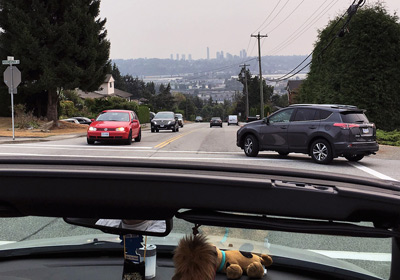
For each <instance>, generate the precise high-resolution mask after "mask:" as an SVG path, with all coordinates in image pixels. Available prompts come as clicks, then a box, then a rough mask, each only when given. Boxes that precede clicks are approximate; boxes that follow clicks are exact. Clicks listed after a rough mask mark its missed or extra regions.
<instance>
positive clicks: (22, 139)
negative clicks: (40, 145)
mask: <svg viewBox="0 0 400 280" xmlns="http://www.w3.org/2000/svg"><path fill="white" fill-rule="evenodd" d="M142 130H150V125H149V124H147V125H144V126H143V127H142ZM79 137H86V132H85V133H73V134H61V135H54V136H48V137H19V138H15V140H12V138H11V137H9V136H1V137H0V145H1V144H15V143H35V142H49V141H57V140H65V139H73V138H79ZM2 138H5V139H2ZM10 139H11V140H10Z"/></svg>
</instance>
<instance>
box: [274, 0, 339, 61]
mask: <svg viewBox="0 0 400 280" xmlns="http://www.w3.org/2000/svg"><path fill="white" fill-rule="evenodd" d="M327 1H329V0H325V2H324V3H322V4H321V5H320V6H319V7H318V9H317V10H315V12H314V13H313V14H312V15H311V16H310V17H309V18H308V19H307V20H306V21H305V22H303V24H302V25H300V26H299V27H298V28H297V29H296V30H295V31H294V32H293V33H292V34H290V35H289V36H288V37H287V38H286V39H285V40H284V41H282V42H281V43H280V44H279V45H277V46H275V47H274V48H273V49H272V50H271V51H270V52H271V53H273V54H275V53H277V52H279V51H281V50H283V49H284V48H286V47H287V46H289V45H290V44H292V43H293V42H294V41H296V40H297V39H298V38H300V37H301V35H303V34H304V33H305V32H306V31H307V30H308V29H310V28H311V27H312V26H313V24H314V23H315V22H317V21H318V20H319V19H320V18H321V17H322V16H324V15H325V14H326V13H327V12H328V11H329V10H330V9H331V8H332V7H333V6H334V5H335V4H336V3H337V2H338V1H339V0H336V2H331V3H330V4H328V5H327V6H326V7H325V8H323V9H322V11H320V12H319V14H318V15H317V16H315V18H313V19H311V17H312V16H313V15H314V14H315V13H316V12H317V11H318V10H319V9H320V8H321V7H322V6H323V5H324V4H325V3H326V2H327ZM310 19H311V21H310V22H308V21H309V20H310ZM307 22H308V23H307ZM306 23H307V24H306ZM304 25H305V26H304ZM303 26H304V27H303Z"/></svg>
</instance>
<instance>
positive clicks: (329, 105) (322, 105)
mask: <svg viewBox="0 0 400 280" xmlns="http://www.w3.org/2000/svg"><path fill="white" fill-rule="evenodd" d="M300 106H321V107H330V108H337V109H358V108H357V106H354V105H343V104H292V105H289V107H300Z"/></svg>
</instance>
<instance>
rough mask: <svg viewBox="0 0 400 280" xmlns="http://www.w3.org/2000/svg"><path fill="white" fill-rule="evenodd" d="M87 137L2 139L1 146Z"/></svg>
mask: <svg viewBox="0 0 400 280" xmlns="http://www.w3.org/2000/svg"><path fill="white" fill-rule="evenodd" d="M84 136H86V133H79V134H63V135H55V136H49V137H37V138H33V137H27V138H15V140H10V138H11V137H4V138H7V139H4V140H3V139H1V137H0V145H1V144H15V143H34V142H49V141H57V140H64V139H73V138H79V137H84Z"/></svg>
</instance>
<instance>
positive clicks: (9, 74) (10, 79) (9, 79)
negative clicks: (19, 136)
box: [2, 56, 21, 140]
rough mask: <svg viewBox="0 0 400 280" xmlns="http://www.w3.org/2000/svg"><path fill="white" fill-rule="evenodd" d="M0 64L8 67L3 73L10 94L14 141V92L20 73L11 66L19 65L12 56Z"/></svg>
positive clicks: (13, 136)
mask: <svg viewBox="0 0 400 280" xmlns="http://www.w3.org/2000/svg"><path fill="white" fill-rule="evenodd" d="M2 64H3V65H9V66H8V67H7V69H6V71H4V82H5V83H6V85H7V86H8V91H9V93H10V94H11V120H12V138H13V140H15V128H14V92H15V93H17V86H18V85H19V84H20V83H21V72H20V71H19V69H18V68H17V67H15V69H14V67H13V64H19V60H14V57H13V56H8V57H7V60H3V61H2ZM14 70H15V71H14ZM14 72H15V73H14ZM14 79H15V80H14ZM14 86H15V91H14Z"/></svg>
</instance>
